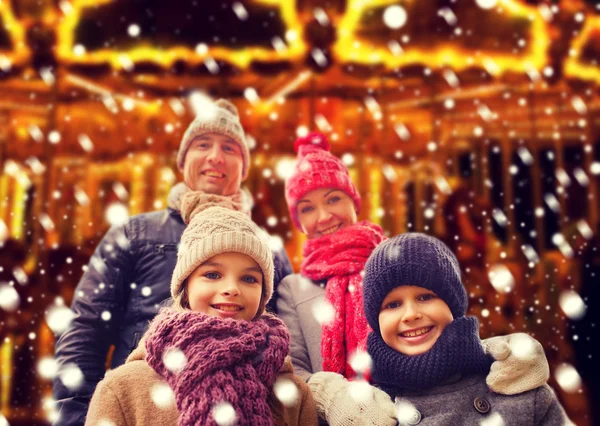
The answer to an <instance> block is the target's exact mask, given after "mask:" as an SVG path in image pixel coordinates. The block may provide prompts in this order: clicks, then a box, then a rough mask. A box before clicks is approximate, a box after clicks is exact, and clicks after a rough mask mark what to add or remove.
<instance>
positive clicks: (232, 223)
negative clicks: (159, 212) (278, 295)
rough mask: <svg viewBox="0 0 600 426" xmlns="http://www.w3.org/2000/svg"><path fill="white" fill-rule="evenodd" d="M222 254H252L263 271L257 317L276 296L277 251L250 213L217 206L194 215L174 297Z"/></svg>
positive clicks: (178, 266) (185, 236)
mask: <svg viewBox="0 0 600 426" xmlns="http://www.w3.org/2000/svg"><path fill="white" fill-rule="evenodd" d="M221 253H242V254H245V255H247V256H250V257H251V258H252V259H254V261H255V262H256V263H258V266H260V268H261V269H262V272H263V277H264V278H263V295H262V298H261V304H260V307H259V310H258V313H257V316H259V315H261V314H262V313H263V312H264V308H265V305H266V304H267V302H268V301H269V299H270V298H271V296H272V295H273V268H274V267H273V253H272V252H271V249H270V248H269V245H268V242H267V237H266V234H265V233H264V232H263V231H262V230H261V229H260V228H259V227H258V226H257V225H256V224H255V223H254V222H253V221H252V219H250V217H248V215H246V214H244V213H242V212H239V211H235V210H231V209H228V208H224V207H219V206H216V207H215V206H213V207H209V208H207V209H206V210H203V211H200V212H199V213H197V214H196V215H195V216H194V217H192V219H191V221H190V223H189V225H188V226H187V227H186V228H185V230H184V231H183V234H182V235H181V241H180V243H179V249H178V251H177V264H176V265H175V271H174V272H173V277H172V278H171V296H172V297H173V298H175V297H176V296H177V295H178V294H179V293H180V292H181V285H182V283H183V282H184V281H185V280H186V279H187V278H188V277H189V276H190V275H191V274H192V273H193V272H194V271H195V270H196V268H197V267H198V266H200V265H201V264H202V263H204V262H205V261H207V260H208V259H210V258H211V257H213V256H216V255H218V254H221Z"/></svg>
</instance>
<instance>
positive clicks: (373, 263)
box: [364, 233, 570, 426]
mask: <svg viewBox="0 0 600 426" xmlns="http://www.w3.org/2000/svg"><path fill="white" fill-rule="evenodd" d="M364 305H365V314H366V316H367V320H368V321H369V325H370V326H371V327H372V328H373V332H371V333H370V334H369V338H368V352H369V354H370V355H371V358H372V361H373V369H372V376H371V378H372V380H373V382H374V384H376V385H378V386H379V387H380V388H381V389H383V390H384V391H385V392H386V393H387V394H389V395H390V397H392V398H395V400H396V404H397V407H398V420H399V422H400V424H401V425H415V424H417V423H418V424H420V425H447V424H452V425H475V424H483V423H486V424H488V423H489V424H492V423H493V424H503V425H506V426H509V425H522V424H528V425H532V426H533V425H564V424H567V422H570V421H569V420H568V418H567V417H566V415H565V412H564V410H563V408H562V407H561V405H560V403H559V402H558V401H557V399H556V396H555V394H554V392H553V391H552V389H551V388H550V387H549V386H548V385H544V386H541V387H539V388H537V389H535V390H531V391H529V392H525V393H522V394H519V395H512V396H505V395H499V394H496V393H493V392H491V391H490V389H489V388H488V386H487V384H486V379H485V375H486V374H487V372H488V370H489V368H490V365H491V364H492V361H493V359H491V357H490V356H489V355H488V354H486V353H485V351H484V349H483V346H482V344H481V340H480V339H479V327H478V322H477V319H476V318H475V317H466V316H465V314H466V312H467V292H466V291H465V288H464V286H463V284H462V282H461V279H460V269H459V265H458V261H457V260H456V257H455V256H454V254H453V253H452V252H451V251H450V249H449V248H448V247H447V246H446V245H444V244H443V243H442V242H441V241H439V240H438V239H436V238H433V237H430V236H428V235H424V234H419V233H408V234H403V235H400V236H397V237H394V238H392V239H390V240H388V241H386V242H384V243H383V244H381V245H380V246H379V247H377V249H375V251H374V252H373V254H372V255H371V257H369V260H368V261H367V264H366V267H365V277H364ZM531 341H532V339H531V340H530V339H528V337H527V335H521V345H520V347H519V351H518V352H519V355H517V356H520V357H522V359H523V361H524V362H526V360H527V359H528V358H531V355H532V354H531V352H530V351H528V350H527V349H528V346H529V349H531V350H535V346H533V345H530V344H529V343H530V342H531ZM535 371H536V372H537V373H540V374H541V373H542V372H541V371H540V370H539V369H538V370H535Z"/></svg>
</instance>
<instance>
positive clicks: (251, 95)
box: [244, 87, 260, 104]
mask: <svg viewBox="0 0 600 426" xmlns="http://www.w3.org/2000/svg"><path fill="white" fill-rule="evenodd" d="M244 97H245V98H246V100H247V101H248V102H250V103H251V104H256V103H257V102H258V101H260V97H259V96H258V93H257V92H256V89H255V88H254V87H247V88H246V89H245V90H244Z"/></svg>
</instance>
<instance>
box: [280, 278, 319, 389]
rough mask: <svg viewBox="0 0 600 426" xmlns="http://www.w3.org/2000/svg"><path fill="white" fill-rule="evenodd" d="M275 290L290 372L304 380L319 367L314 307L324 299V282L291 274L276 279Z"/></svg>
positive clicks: (316, 307) (316, 371)
mask: <svg viewBox="0 0 600 426" xmlns="http://www.w3.org/2000/svg"><path fill="white" fill-rule="evenodd" d="M277 291H278V299H277V315H278V316H279V317H280V318H281V319H282V320H283V322H284V323H285V325H286V327H287V328H288V330H289V331H290V337H291V341H290V355H291V356H292V364H293V365H294V373H295V374H297V375H298V376H300V377H302V378H303V379H304V380H308V378H309V377H310V375H311V374H314V373H318V372H319V371H322V370H323V358H322V357H321V324H319V322H318V321H317V318H316V317H315V309H319V306H320V305H322V304H323V303H324V302H325V284H319V283H317V282H314V281H311V280H309V279H308V278H305V277H303V276H302V275H300V274H293V275H288V276H287V277H286V278H284V279H283V281H281V283H279V287H278V288H277Z"/></svg>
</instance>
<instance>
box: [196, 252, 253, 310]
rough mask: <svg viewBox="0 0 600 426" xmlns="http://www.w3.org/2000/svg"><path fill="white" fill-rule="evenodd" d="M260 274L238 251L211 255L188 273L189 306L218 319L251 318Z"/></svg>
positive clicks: (247, 257) (251, 262) (246, 257)
mask: <svg viewBox="0 0 600 426" xmlns="http://www.w3.org/2000/svg"><path fill="white" fill-rule="evenodd" d="M262 286H263V273H262V270H261V269H260V267H259V266H258V264H257V263H256V262H255V261H254V259H252V258H251V257H249V256H246V255H245V254H241V253H222V254H218V255H216V256H213V257H211V258H210V259H208V260H207V261H206V262H204V263H203V264H202V265H200V266H198V267H197V268H196V270H195V271H194V272H193V273H192V274H191V275H190V277H189V279H188V282H187V296H188V302H189V305H190V309H191V310H192V311H196V312H202V313H205V314H207V315H211V316H214V317H221V318H234V319H236V320H246V321H251V320H252V319H254V317H255V316H256V313H257V312H258V307H259V306H260V302H261V296H262Z"/></svg>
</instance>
